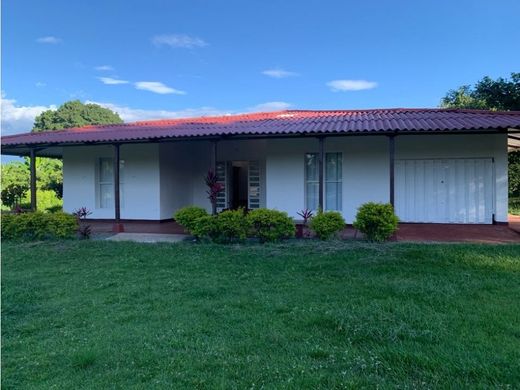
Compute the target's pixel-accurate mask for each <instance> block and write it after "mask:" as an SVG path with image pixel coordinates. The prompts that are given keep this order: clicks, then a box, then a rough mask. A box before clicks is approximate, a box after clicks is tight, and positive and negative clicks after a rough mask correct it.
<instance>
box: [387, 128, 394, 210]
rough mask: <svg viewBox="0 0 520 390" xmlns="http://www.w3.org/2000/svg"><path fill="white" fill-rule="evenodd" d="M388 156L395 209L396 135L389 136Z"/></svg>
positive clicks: (392, 200) (391, 202)
mask: <svg viewBox="0 0 520 390" xmlns="http://www.w3.org/2000/svg"><path fill="white" fill-rule="evenodd" d="M388 156H389V167H390V171H389V174H390V204H391V205H392V207H395V135H389V136H388Z"/></svg>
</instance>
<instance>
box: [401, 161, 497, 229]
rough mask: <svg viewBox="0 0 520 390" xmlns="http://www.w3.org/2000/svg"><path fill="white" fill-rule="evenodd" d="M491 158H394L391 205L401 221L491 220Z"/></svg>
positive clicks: (467, 221)
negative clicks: (393, 192) (393, 196)
mask: <svg viewBox="0 0 520 390" xmlns="http://www.w3.org/2000/svg"><path fill="white" fill-rule="evenodd" d="M493 197H494V195H493V161H492V159H490V158H489V159H488V158H478V159H463V158H461V159H431V160H396V161H395V208H396V213H397V215H398V216H399V219H400V220H401V221H403V222H435V223H492V222H493V212H494V211H493Z"/></svg>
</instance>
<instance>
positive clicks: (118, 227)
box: [112, 144, 125, 233]
mask: <svg viewBox="0 0 520 390" xmlns="http://www.w3.org/2000/svg"><path fill="white" fill-rule="evenodd" d="M120 160H121V158H120V144H114V169H113V170H114V225H113V227H112V231H113V232H115V233H120V232H123V231H124V230H125V229H124V226H123V224H122V223H121V197H120V191H119V176H120V175H119V162H120Z"/></svg>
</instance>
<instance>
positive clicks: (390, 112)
mask: <svg viewBox="0 0 520 390" xmlns="http://www.w3.org/2000/svg"><path fill="white" fill-rule="evenodd" d="M508 128H515V129H520V111H510V112H496V111H482V110H455V109H405V108H395V109H374V110H334V111H313V110H287V111H277V112H261V113H252V114H240V115H226V116H214V117H201V118H183V119H163V120H154V121H141V122H134V123H125V124H120V125H102V126H85V127H81V128H72V129H66V130H59V131H46V132H40V133H25V134H16V135H10V136H5V137H2V146H3V147H9V146H16V145H39V144H40V145H48V144H69V143H84V142H117V141H120V142H123V141H138V140H154V139H165V138H192V137H215V136H232V135H243V136H248V135H264V136H269V135H283V134H294V135H297V134H309V133H310V134H345V133H385V132H395V133H400V132H401V133H405V132H438V131H471V130H485V129H508Z"/></svg>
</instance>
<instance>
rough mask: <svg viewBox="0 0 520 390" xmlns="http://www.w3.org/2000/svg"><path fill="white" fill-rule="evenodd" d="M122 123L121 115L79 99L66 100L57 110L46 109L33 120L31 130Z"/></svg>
mask: <svg viewBox="0 0 520 390" xmlns="http://www.w3.org/2000/svg"><path fill="white" fill-rule="evenodd" d="M116 123H123V120H122V119H121V117H120V116H119V115H118V114H117V113H115V112H113V111H111V110H109V109H108V108H103V107H101V106H100V105H98V104H83V103H81V102H80V101H79V100H72V101H70V102H66V103H64V104H62V105H61V106H60V107H58V109H57V110H47V111H44V112H42V113H41V114H40V115H38V116H37V117H36V119H35V121H34V127H33V129H32V131H33V132H38V131H47V130H62V129H68V128H71V127H81V126H86V125H111V124H116Z"/></svg>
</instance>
